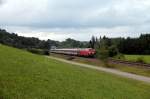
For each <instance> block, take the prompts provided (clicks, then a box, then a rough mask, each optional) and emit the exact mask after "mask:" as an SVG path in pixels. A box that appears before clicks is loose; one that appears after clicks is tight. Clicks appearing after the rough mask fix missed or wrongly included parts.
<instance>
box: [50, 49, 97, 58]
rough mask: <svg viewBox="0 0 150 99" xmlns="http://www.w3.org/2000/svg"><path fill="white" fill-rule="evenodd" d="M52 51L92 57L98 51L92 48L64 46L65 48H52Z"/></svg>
mask: <svg viewBox="0 0 150 99" xmlns="http://www.w3.org/2000/svg"><path fill="white" fill-rule="evenodd" d="M50 53H57V54H66V55H73V56H83V57H92V56H94V55H95V53H96V51H95V50H94V49H92V48H64V49H51V50H50Z"/></svg>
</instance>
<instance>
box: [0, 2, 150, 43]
mask: <svg viewBox="0 0 150 99" xmlns="http://www.w3.org/2000/svg"><path fill="white" fill-rule="evenodd" d="M0 28H4V29H6V30H8V31H9V32H15V33H17V34H18V35H22V36H29V37H32V36H34V37H39V38H40V39H53V40H59V41H62V40H65V39H66V38H68V37H70V38H73V39H76V40H81V41H84V40H89V39H90V38H91V36H92V35H95V36H100V35H101V36H103V35H106V36H109V37H120V36H121V37H127V36H131V37H137V36H139V35H140V33H150V0H0Z"/></svg>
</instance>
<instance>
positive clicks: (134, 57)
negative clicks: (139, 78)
mask: <svg viewBox="0 0 150 99" xmlns="http://www.w3.org/2000/svg"><path fill="white" fill-rule="evenodd" d="M138 58H141V59H142V60H143V61H144V62H145V63H150V55H125V59H126V60H129V61H137V60H138Z"/></svg>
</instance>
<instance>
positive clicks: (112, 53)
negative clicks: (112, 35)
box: [108, 45, 118, 57]
mask: <svg viewBox="0 0 150 99" xmlns="http://www.w3.org/2000/svg"><path fill="white" fill-rule="evenodd" d="M108 51H109V57H113V56H116V55H117V54H118V49H117V47H116V46H114V45H112V46H110V47H109V48H108Z"/></svg>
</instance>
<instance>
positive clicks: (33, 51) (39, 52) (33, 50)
mask: <svg viewBox="0 0 150 99" xmlns="http://www.w3.org/2000/svg"><path fill="white" fill-rule="evenodd" d="M27 51H29V52H31V53H34V54H39V55H49V51H48V50H42V49H34V48H30V49H27Z"/></svg>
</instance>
